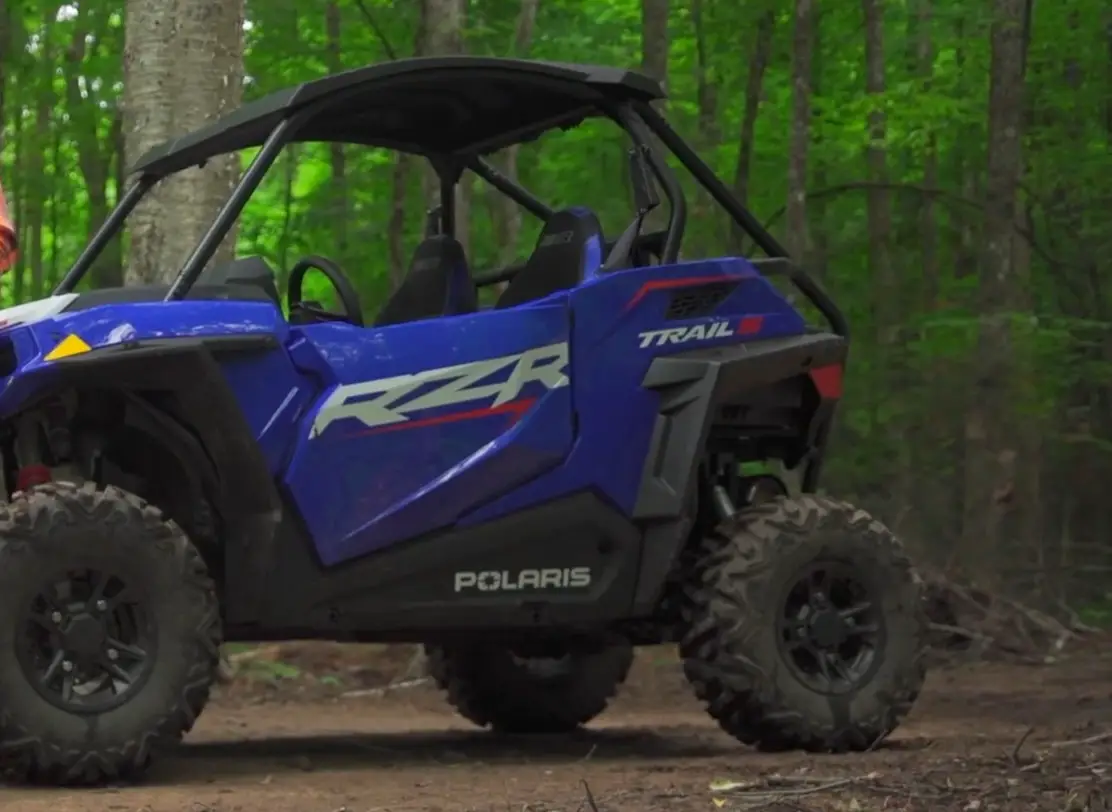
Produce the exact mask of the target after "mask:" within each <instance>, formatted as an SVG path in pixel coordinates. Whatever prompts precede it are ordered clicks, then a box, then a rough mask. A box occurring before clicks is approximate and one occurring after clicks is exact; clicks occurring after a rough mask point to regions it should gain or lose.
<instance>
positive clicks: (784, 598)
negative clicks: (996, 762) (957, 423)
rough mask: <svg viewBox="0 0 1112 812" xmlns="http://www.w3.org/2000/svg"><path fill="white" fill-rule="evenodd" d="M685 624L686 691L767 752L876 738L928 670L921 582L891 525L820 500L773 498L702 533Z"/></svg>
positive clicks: (834, 747)
mask: <svg viewBox="0 0 1112 812" xmlns="http://www.w3.org/2000/svg"><path fill="white" fill-rule="evenodd" d="M684 621H685V634H684V637H683V642H682V644H681V648H680V651H681V655H682V657H683V659H684V669H685V672H686V674H687V677H688V679H689V681H690V682H691V683H692V684H693V686H694V688H695V691H696V694H697V695H698V697H699V698H700V699H701V700H703V701H704V702H705V703H706V705H707V710H708V712H709V713H710V715H711V716H712V717H714V719H715V720H717V721H718V723H719V725H720V726H721V727H722V728H723V729H724V730H726V732H728V733H730V734H731V735H733V736H734V737H735V738H737V739H738V740H740V741H742V742H743V743H746V744H753V745H757V746H759V747H761V748H763V749H767V750H786V749H802V750H808V751H812V752H842V751H848V750H864V749H867V748H869V747H871V746H874V745H875V744H876V743H877V742H879V741H880V740H882V739H883V738H884V737H885V736H887V735H888V734H889V733H891V732H892V731H893V730H894V729H895V728H896V726H897V725H898V724H899V722H900V720H901V719H902V718H903V717H904V716H905V715H906V714H907V713H908V711H910V709H911V707H912V705H913V704H914V702H915V699H916V697H917V696H918V694H919V691H920V689H921V688H922V685H923V682H924V679H925V666H924V656H923V655H924V653H925V650H926V640H927V628H928V626H927V620H926V616H925V614H924V612H923V609H922V582H921V580H920V579H919V577H918V575H917V574H916V573H915V571H914V569H913V568H912V565H911V562H910V561H909V559H908V557H907V555H906V554H905V553H904V550H903V548H902V546H901V545H900V543H899V541H898V540H897V539H896V537H895V536H894V535H893V534H892V532H891V531H890V530H888V528H886V527H885V526H884V525H883V524H881V523H880V522H879V521H877V520H875V519H874V518H872V517H871V516H870V515H869V514H868V513H866V512H865V511H863V510H858V509H856V508H854V507H852V506H851V505H848V504H845V503H843V502H836V501H833V500H831V499H825V498H821V497H817V496H811V495H805V496H802V497H800V498H797V499H789V498H779V499H775V500H773V501H771V502H767V503H764V504H760V505H756V506H754V507H751V508H747V509H745V510H742V511H740V512H739V513H738V514H737V515H736V516H735V517H733V518H732V519H730V520H729V521H727V522H725V523H724V524H723V525H722V526H720V527H719V528H718V529H717V530H716V531H715V532H714V533H712V534H710V535H709V536H708V537H707V538H705V539H704V540H703V541H702V543H701V545H700V547H699V549H698V550H697V551H696V555H695V556H694V565H693V567H692V570H691V571H690V572H689V573H687V574H686V576H685V589H684Z"/></svg>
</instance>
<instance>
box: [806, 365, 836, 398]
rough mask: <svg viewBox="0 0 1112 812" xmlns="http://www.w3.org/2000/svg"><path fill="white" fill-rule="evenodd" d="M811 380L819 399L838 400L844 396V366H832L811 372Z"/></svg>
mask: <svg viewBox="0 0 1112 812" xmlns="http://www.w3.org/2000/svg"><path fill="white" fill-rule="evenodd" d="M811 380H812V381H813V382H814V384H815V389H817V390H818V392H819V397H821V398H822V399H823V400H837V399H838V398H840V397H841V396H842V365H841V364H830V365H829V366H825V367H819V368H818V369H812V370H811Z"/></svg>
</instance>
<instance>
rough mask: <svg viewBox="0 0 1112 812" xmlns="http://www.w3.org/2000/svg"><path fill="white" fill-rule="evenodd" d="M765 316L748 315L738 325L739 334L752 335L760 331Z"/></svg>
mask: <svg viewBox="0 0 1112 812" xmlns="http://www.w3.org/2000/svg"><path fill="white" fill-rule="evenodd" d="M764 320H765V317H764V316H746V317H745V318H743V319H742V320H741V321H739V322H738V325H737V334H738V335H739V336H751V335H753V333H759V332H760V331H761V327H762V325H764Z"/></svg>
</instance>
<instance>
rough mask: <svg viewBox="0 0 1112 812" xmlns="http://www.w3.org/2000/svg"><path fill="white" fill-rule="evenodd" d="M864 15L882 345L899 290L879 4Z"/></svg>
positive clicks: (874, 275)
mask: <svg viewBox="0 0 1112 812" xmlns="http://www.w3.org/2000/svg"><path fill="white" fill-rule="evenodd" d="M862 7H863V9H864V12H865V92H866V93H867V94H868V95H869V96H871V97H873V98H874V100H875V102H874V109H873V110H872V111H871V112H870V113H869V146H868V147H867V148H866V150H865V162H866V165H867V167H868V176H869V181H870V182H871V183H872V184H873V185H872V186H870V187H869V191H868V192H867V193H866V208H867V210H868V222H869V278H870V282H871V285H872V289H873V291H874V294H875V297H876V298H875V299H874V313H875V314H876V326H877V331H878V336H879V338H880V341H881V343H882V344H889V343H891V342H892V341H893V339H894V337H895V336H894V334H893V333H894V330H895V328H896V326H897V325H898V323H899V290H898V285H896V284H895V280H894V279H893V278H892V265H891V258H890V256H889V250H890V240H891V231H892V209H891V206H892V203H891V199H890V196H889V193H888V189H887V183H888V153H887V150H886V148H885V142H886V140H887V117H886V116H885V114H884V111H883V109H882V104H883V101H882V100H883V97H884V92H885V85H886V82H885V75H884V74H885V65H884V9H883V7H882V6H881V0H862Z"/></svg>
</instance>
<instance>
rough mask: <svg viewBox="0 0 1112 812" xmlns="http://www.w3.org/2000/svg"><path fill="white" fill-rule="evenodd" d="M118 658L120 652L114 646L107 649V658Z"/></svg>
mask: <svg viewBox="0 0 1112 812" xmlns="http://www.w3.org/2000/svg"><path fill="white" fill-rule="evenodd" d="M119 658H120V652H118V651H116V649H114V648H110V649H108V659H109V660H118V659H119Z"/></svg>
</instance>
